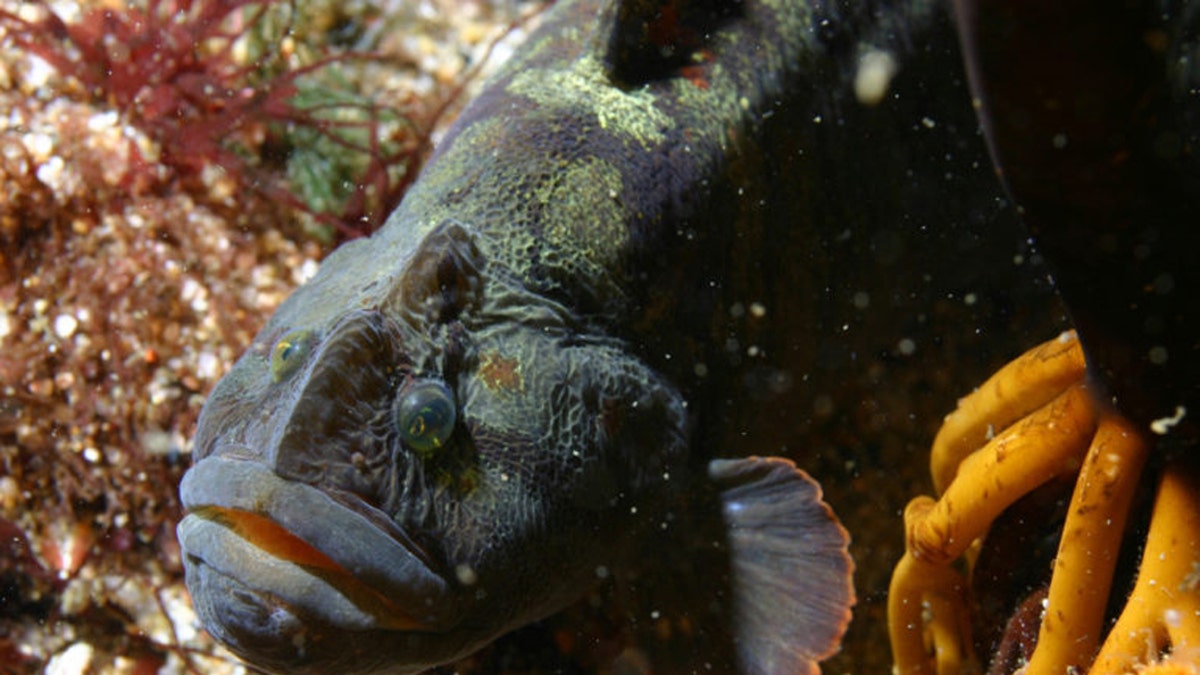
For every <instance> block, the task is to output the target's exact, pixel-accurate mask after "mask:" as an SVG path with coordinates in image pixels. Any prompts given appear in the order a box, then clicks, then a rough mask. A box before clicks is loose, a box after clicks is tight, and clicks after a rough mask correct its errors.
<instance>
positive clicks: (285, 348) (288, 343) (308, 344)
mask: <svg viewBox="0 0 1200 675" xmlns="http://www.w3.org/2000/svg"><path fill="white" fill-rule="evenodd" d="M311 349H312V331H310V330H305V329H301V330H294V331H292V332H290V333H288V334H287V335H284V336H283V337H281V338H279V342H276V343H275V347H274V349H272V350H271V379H272V380H274V381H275V382H282V381H283V380H285V379H287V378H288V377H289V376H291V374H292V373H294V372H296V369H297V368H299V367H300V366H301V365H303V364H304V362H305V361H306V360H307V359H308V353H309V351H311Z"/></svg>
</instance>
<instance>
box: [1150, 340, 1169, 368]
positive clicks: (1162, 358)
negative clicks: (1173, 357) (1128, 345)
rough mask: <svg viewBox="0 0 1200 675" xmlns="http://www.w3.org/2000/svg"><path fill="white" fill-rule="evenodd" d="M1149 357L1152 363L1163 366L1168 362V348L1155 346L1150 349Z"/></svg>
mask: <svg viewBox="0 0 1200 675" xmlns="http://www.w3.org/2000/svg"><path fill="white" fill-rule="evenodd" d="M1147 356H1148V357H1150V363H1153V364H1154V365H1156V366H1161V365H1163V364H1164V363H1166V362H1167V348H1166V347H1164V346H1162V345H1155V346H1153V347H1151V348H1150V351H1149V353H1148V354H1147Z"/></svg>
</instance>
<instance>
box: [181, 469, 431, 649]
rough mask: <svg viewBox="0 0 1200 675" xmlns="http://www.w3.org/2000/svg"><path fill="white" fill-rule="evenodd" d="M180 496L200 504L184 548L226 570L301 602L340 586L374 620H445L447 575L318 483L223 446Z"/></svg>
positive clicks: (400, 623)
mask: <svg viewBox="0 0 1200 675" xmlns="http://www.w3.org/2000/svg"><path fill="white" fill-rule="evenodd" d="M180 496H181V498H182V501H183V504H184V506H185V507H186V508H187V509H189V510H190V511H191V512H192V513H191V515H189V516H187V517H186V518H185V519H184V520H183V521H182V522H181V523H180V525H179V538H180V543H181V545H182V546H183V549H184V553H185V554H186V555H187V556H194V557H196V558H199V559H200V560H203V561H205V562H206V563H208V564H210V565H214V566H220V567H221V568H222V569H220V570H219V571H220V572H221V573H224V574H228V575H232V576H238V577H241V578H243V579H244V580H245V581H246V582H247V585H248V586H250V587H255V586H256V585H257V586H258V587H259V588H261V589H262V590H263V591H265V592H270V593H272V594H274V595H275V596H277V597H279V598H281V599H284V600H288V601H292V600H294V601H295V602H299V603H303V602H304V597H305V594H306V593H308V592H309V591H302V590H299V589H300V588H308V589H311V588H315V587H320V588H322V589H330V588H332V589H334V590H336V592H337V593H340V594H341V595H343V596H344V598H343V600H345V601H349V602H350V603H352V604H353V605H355V606H356V607H357V608H358V609H359V610H360V611H361V612H363V613H364V616H368V617H371V618H370V621H371V622H374V626H373V627H378V628H391V629H404V630H414V629H415V630H422V629H423V630H436V629H437V628H438V625H437V624H440V623H442V621H439V620H438V617H436V616H434V615H433V612H435V611H436V610H437V608H438V607H439V606H440V605H442V603H441V602H439V601H438V600H439V599H440V598H445V596H446V593H447V591H448V588H447V582H446V580H445V578H444V577H442V576H440V575H438V574H436V573H434V572H433V570H431V569H430V567H429V565H428V564H427V563H426V562H425V560H424V556H423V555H422V554H421V553H420V552H417V551H413V550H411V549H410V548H409V547H408V546H406V545H405V543H404V542H402V541H400V540H398V539H397V538H396V537H393V536H390V535H389V534H388V533H386V532H384V531H382V530H381V529H380V528H379V527H377V526H376V525H375V524H374V523H372V522H371V519H370V518H368V517H367V516H365V515H364V514H362V513H359V512H357V511H355V510H353V509H351V508H349V507H348V506H346V505H344V504H342V503H340V502H339V501H337V500H335V499H333V498H332V497H330V496H329V495H327V494H325V493H324V492H322V491H320V490H318V489H316V488H314V487H311V486H309V485H305V484H303V483H296V482H292V481H288V480H285V479H283V478H281V477H280V476H278V475H277V474H275V473H274V472H273V471H271V470H270V469H269V468H268V467H266V466H264V465H262V464H258V463H256V462H251V461H245V460H237V459H230V458H227V457H219V456H218V457H208V458H205V459H203V460H201V461H199V462H197V463H196V464H195V465H194V466H193V467H192V468H191V469H190V470H189V471H188V472H187V474H186V475H185V476H184V478H183V483H182V484H181V486H180ZM256 567H258V568H257V569H255V568H256ZM285 571H286V573H285ZM289 575H290V577H291V578H288V577H289ZM288 583H294V585H295V586H296V588H295V589H290V588H289V587H286V586H285V585H286V584H288ZM314 584H315V586H314ZM326 592H328V591H326ZM289 595H295V596H296V597H295V598H292V599H289V597H288V596H289ZM328 611H332V610H328ZM335 614H336V612H335ZM339 616H340V615H339ZM332 620H335V621H336V616H334V617H333V619H332ZM360 622H361V618H360Z"/></svg>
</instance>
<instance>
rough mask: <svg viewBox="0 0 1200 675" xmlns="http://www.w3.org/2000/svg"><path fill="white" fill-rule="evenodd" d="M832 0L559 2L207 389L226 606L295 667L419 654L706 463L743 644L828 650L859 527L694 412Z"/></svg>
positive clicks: (598, 551)
mask: <svg viewBox="0 0 1200 675" xmlns="http://www.w3.org/2000/svg"><path fill="white" fill-rule="evenodd" d="M829 11H830V10H828V8H822V7H821V6H819V4H818V5H817V6H809V5H808V4H806V3H803V2H799V1H797V0H748V1H746V2H724V1H716V0H713V1H711V2H707V1H706V2H701V1H699V0H696V1H695V2H688V1H685V0H679V1H677V2H666V3H662V2H656V1H653V0H629V1H628V2H617V3H609V2H603V1H602V0H576V1H573V2H564V3H562V4H561V5H560V6H558V7H556V8H554V9H553V10H552V15H551V16H549V17H548V18H547V20H546V25H545V26H543V28H541V29H540V30H539V31H538V32H536V33H535V34H534V35H533V36H531V38H530V39H529V42H528V44H526V45H525V46H524V48H523V50H522V51H521V52H520V53H519V54H518V55H517V56H515V57H514V58H513V59H512V60H511V61H510V62H509V63H508V64H506V65H505V67H504V68H503V70H502V71H501V72H500V73H499V74H498V75H497V76H496V77H495V78H494V79H493V80H492V82H491V83H490V84H489V85H488V87H487V89H486V90H485V91H484V93H483V94H481V95H480V97H479V98H478V99H477V100H476V101H474V102H473V103H472V104H471V105H470V106H469V107H468V108H467V110H465V111H464V113H463V115H462V117H461V118H460V119H459V120H458V122H457V123H456V124H455V126H454V127H453V128H452V129H451V130H450V132H449V133H448V135H447V137H446V139H445V140H444V142H443V143H442V145H441V146H440V147H439V149H438V152H437V153H436V155H435V156H434V158H433V159H432V160H431V162H430V163H429V165H428V168H427V170H426V171H425V173H424V174H423V175H422V176H421V179H420V180H419V181H418V182H417V183H416V185H414V187H413V188H412V190H411V192H410V193H409V194H408V196H407V197H406V199H405V201H404V203H403V204H402V205H401V206H400V208H399V209H398V210H397V211H396V212H395V213H394V214H393V215H392V216H391V218H390V219H389V221H388V223H387V225H386V226H385V227H384V228H383V229H382V230H381V231H380V232H378V233H377V234H375V235H374V236H372V237H371V238H369V239H366V240H360V241H354V242H351V243H349V244H347V245H344V246H343V247H341V248H340V249H339V250H337V251H336V252H334V253H333V254H332V255H331V256H330V257H329V258H328V259H327V260H326V261H325V262H324V264H323V265H322V267H321V270H320V273H319V274H318V275H317V276H316V278H315V279H313V281H311V282H310V283H308V284H307V285H305V286H304V287H302V288H300V289H299V290H297V291H296V293H295V294H294V295H292V296H291V297H290V298H289V299H288V300H287V301H286V302H285V303H284V304H283V306H282V307H280V309H279V311H278V312H277V313H276V314H275V315H274V317H272V319H271V320H270V322H269V323H268V324H267V326H266V327H265V328H264V329H263V330H262V332H261V333H260V334H259V336H258V337H257V338H256V340H255V342H254V344H253V345H252V347H251V348H250V350H249V351H248V353H247V354H246V355H244V356H243V357H242V359H241V360H240V361H239V362H238V364H237V365H236V366H235V367H234V368H233V370H232V371H231V372H230V374H229V375H228V376H226V378H225V379H223V380H222V381H221V383H220V384H219V385H218V387H217V389H216V390H215V391H214V392H213V394H212V396H211V398H210V399H209V401H208V403H207V404H206V406H205V409H204V412H203V415H202V418H201V421H200V426H199V430H198V432H197V438H196V443H195V459H196V464H195V466H194V467H193V468H192V469H191V470H190V471H189V473H188V475H187V476H186V477H185V479H184V483H183V487H182V495H183V501H184V504H185V505H186V507H187V508H188V509H189V511H190V515H189V516H188V517H187V518H186V519H185V520H184V521H183V522H182V523H181V525H180V528H179V535H180V540H181V543H182V546H183V550H184V553H185V558H186V565H187V577H188V586H189V588H190V590H191V592H192V595H193V599H194V601H195V603H196V606H197V609H198V611H199V614H200V616H201V618H202V619H203V621H204V624H205V626H206V628H208V630H209V631H210V632H212V633H213V634H214V635H215V636H216V637H217V638H218V639H220V640H221V641H222V642H224V643H225V644H227V645H228V646H230V647H231V648H232V649H233V650H234V651H235V652H236V653H238V654H239V655H241V656H243V657H244V658H246V659H247V660H248V661H250V662H251V663H253V664H254V665H256V666H257V667H260V668H264V669H267V670H278V671H286V672H376V671H378V672H415V671H418V670H421V669H423V668H427V667H430V666H433V665H436V664H440V663H444V662H447V661H449V660H452V659H454V658H456V657H460V656H462V655H465V654H466V653H469V652H470V651H472V650H474V649H476V648H478V647H479V646H481V645H483V644H485V643H487V642H488V641H490V640H492V639H494V638H495V637H496V636H497V635H499V634H501V633H504V632H506V631H508V630H511V629H513V628H515V627H518V626H520V625H523V624H525V623H528V622H530V621H532V620H535V619H537V618H539V617H542V616H545V615H546V614H548V613H550V612H553V611H555V610H556V609H558V608H561V607H562V606H564V605H565V604H567V603H569V602H571V601H572V600H574V599H576V598H577V597H579V595H580V594H581V593H583V592H584V590H585V589H586V588H588V586H589V585H590V584H592V583H594V580H595V579H596V577H597V570H598V569H609V568H611V567H612V566H620V565H621V564H623V562H625V559H626V558H627V556H628V555H629V553H628V551H627V550H626V549H627V548H628V546H627V545H626V544H625V543H624V542H628V541H629V540H630V539H631V537H632V533H635V532H637V531H640V530H645V529H648V528H649V527H652V526H653V525H654V524H655V523H657V521H656V520H655V519H654V514H656V513H661V512H662V510H663V509H664V508H666V505H668V504H677V503H682V502H681V501H680V500H682V499H684V494H683V493H684V492H685V491H687V490H689V489H691V487H692V486H694V485H696V484H698V483H701V482H703V483H709V484H711V485H712V486H714V489H715V490H716V493H717V494H718V495H719V498H718V499H719V503H720V504H721V505H722V508H723V509H724V520H725V522H726V524H727V526H728V537H727V544H728V547H729V555H730V568H731V570H732V576H733V581H732V583H733V586H734V591H733V594H734V603H733V604H734V612H735V614H736V617H735V620H734V624H735V626H736V630H737V632H738V633H737V636H736V641H737V644H738V647H737V651H738V655H739V663H740V666H739V667H740V668H741V669H742V670H743V671H744V672H747V673H778V672H816V665H815V664H816V662H817V661H818V660H820V659H821V658H824V657H825V656H828V655H829V654H830V653H831V652H832V651H833V650H835V649H836V645H837V642H838V639H839V637H840V635H841V632H842V631H843V630H844V628H845V624H846V622H847V620H848V618H849V606H850V604H851V603H852V602H853V592H852V590H851V588H850V580H849V576H850V567H851V565H850V561H849V558H848V556H847V554H846V550H845V548H846V543H847V542H846V535H845V532H844V531H843V530H842V529H841V527H840V526H839V525H838V524H837V521H836V520H835V519H834V518H833V517H832V515H831V513H830V512H829V509H828V508H827V507H826V506H825V505H824V504H823V503H822V502H821V501H820V491H819V489H818V488H817V487H816V485H815V483H813V482H812V481H811V479H809V478H807V476H805V475H804V474H803V473H801V472H799V471H797V470H796V469H795V468H794V467H793V466H792V465H791V463H790V462H786V461H784V460H775V459H758V458H745V459H731V460H720V461H713V462H712V463H708V459H709V458H710V457H711V456H713V455H715V454H718V453H716V452H714V451H713V448H712V447H711V445H712V444H713V443H714V441H713V440H712V439H706V438H698V437H697V434H696V432H695V429H694V420H693V418H694V417H695V416H696V415H697V410H696V409H694V408H696V407H697V403H696V402H695V401H694V398H695V397H698V396H701V395H705V396H707V395H708V394H707V393H705V387H706V386H708V387H710V388H711V387H712V386H713V385H719V384H720V383H721V382H722V381H723V380H722V379H721V378H722V377H725V376H724V375H722V374H721V373H722V372H725V371H724V370H723V369H722V367H721V365H720V364H718V363H705V362H699V361H696V360H695V359H697V358H700V355H703V354H706V353H711V350H710V349H709V348H708V347H707V346H706V344H705V343H706V342H707V341H708V340H710V339H711V337H712V329H713V326H714V325H715V321H714V319H713V316H712V312H713V311H714V310H715V309H716V308H718V307H720V308H721V309H722V310H724V309H726V307H725V305H728V304H729V303H728V299H727V298H718V297H717V295H716V294H715V293H714V292H712V291H710V290H709V289H710V288H711V287H715V285H714V284H712V283H711V282H710V278H709V277H708V276H705V274H703V273H702V272H701V270H702V269H704V266H705V265H709V266H713V267H715V268H717V269H724V268H727V267H729V266H730V265H737V264H742V265H745V264H748V263H746V262H744V261H743V262H741V263H738V262H737V260H738V259H739V256H738V252H737V249H738V247H739V246H740V245H741V244H739V243H738V242H739V241H740V239H739V238H740V237H741V236H742V235H744V234H746V235H748V234H749V233H751V232H753V231H754V228H755V226H754V225H753V221H754V218H755V214H756V213H757V212H758V211H761V210H762V209H761V199H760V197H761V195H760V194H758V192H757V189H758V188H757V186H759V185H760V184H761V182H762V181H763V172H764V171H769V170H778V168H779V166H780V165H779V164H775V163H773V162H772V160H769V159H764V158H768V157H770V156H772V155H773V154H778V153H775V152H774V151H775V150H776V149H774V148H767V147H765V144H767V143H769V140H768V139H769V136H766V135H764V133H765V132H764V129H765V127H766V126H768V125H769V124H770V120H771V119H772V118H773V117H774V116H775V115H776V114H778V113H781V112H782V110H783V106H784V102H785V101H787V100H789V99H792V98H795V97H796V96H797V95H801V96H807V95H808V94H807V93H806V92H807V91H808V89H807V88H810V87H815V86H817V85H819V84H821V83H822V82H832V81H838V82H841V81H843V80H841V79H839V78H842V74H841V72H840V70H839V69H841V68H843V66H844V65H845V64H844V63H842V61H847V60H849V58H850V56H852V55H853V50H847V49H844V48H842V49H840V51H837V50H834V49H833V48H832V47H830V46H829V45H828V44H826V43H825V42H823V41H822V37H821V34H822V31H826V26H827V24H828V23H829V21H830V17H831V16H833V15H832V14H828V12H829ZM856 11H857V12H859V13H858V14H856V15H855V17H854V20H855V21H859V22H870V21H874V19H873V18H872V17H873V16H874V12H873V11H872V8H871V7H865V8H862V9H860V10H856ZM822 12H826V14H822ZM833 18H835V19H836V18H837V17H836V16H833ZM847 21H849V19H847ZM880 30H882V29H880ZM826 32H828V31H826ZM844 32H849V29H846V30H845V31H844ZM831 34H833V35H835V37H836V35H838V34H839V33H838V32H837V31H833V32H832V33H831ZM843 47H844V45H843ZM835 51H837V53H836V54H835V53H834V52H835ZM813 73H817V74H818V76H814V75H813ZM822 78H823V79H822ZM837 95H838V96H842V94H840V93H839V94H837ZM761 245H762V246H763V247H769V246H770V245H769V243H767V244H761ZM743 258H744V256H743ZM747 300H748V301H750V300H753V298H752V297H751V298H747ZM722 303H724V304H722ZM706 369H710V370H711V371H712V372H709V373H708V374H707V377H706V376H705V373H704V372H702V371H704V370H706ZM697 446H705V447H704V449H703V450H702V451H701V450H698V449H697ZM734 450H736V449H728V448H727V449H725V450H724V454H726V455H727V456H728V455H737V454H751V453H737V452H734ZM706 474H707V475H706Z"/></svg>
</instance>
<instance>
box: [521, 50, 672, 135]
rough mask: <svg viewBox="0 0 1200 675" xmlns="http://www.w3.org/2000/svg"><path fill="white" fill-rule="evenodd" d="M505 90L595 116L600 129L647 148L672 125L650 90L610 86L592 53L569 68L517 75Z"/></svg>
mask: <svg viewBox="0 0 1200 675" xmlns="http://www.w3.org/2000/svg"><path fill="white" fill-rule="evenodd" d="M507 91H508V93H510V94H513V95H515V96H523V97H525V98H528V99H529V100H531V101H533V102H534V103H537V104H538V105H539V106H541V107H544V108H559V109H566V110H571V111H587V112H589V113H591V114H593V115H595V117H596V121H597V124H599V125H600V128H602V129H605V130H607V131H609V132H611V133H613V134H616V135H619V136H622V137H625V138H630V139H632V140H635V141H637V142H638V143H640V144H641V145H642V146H644V147H646V148H647V149H649V148H650V147H652V146H653V145H655V144H658V143H662V142H663V140H664V139H665V132H666V130H669V129H671V128H672V127H673V126H674V122H673V121H672V120H671V118H670V117H669V116H667V114H666V113H664V112H663V111H661V110H659V109H658V108H656V107H655V105H654V100H655V99H654V96H652V95H651V94H650V92H649V91H647V90H644V89H638V90H635V91H622V90H621V89H618V88H616V87H614V86H612V83H611V82H610V81H609V79H608V76H607V71H606V70H605V68H604V67H603V64H601V62H600V61H599V59H597V58H596V56H595V55H593V54H584V55H582V56H580V57H579V58H578V59H577V60H576V61H575V62H574V64H573V67H572V68H569V69H565V70H554V71H536V70H530V71H524V72H521V73H518V74H517V75H516V76H515V77H514V78H513V80H512V82H510V83H509V85H508V88H507Z"/></svg>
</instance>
